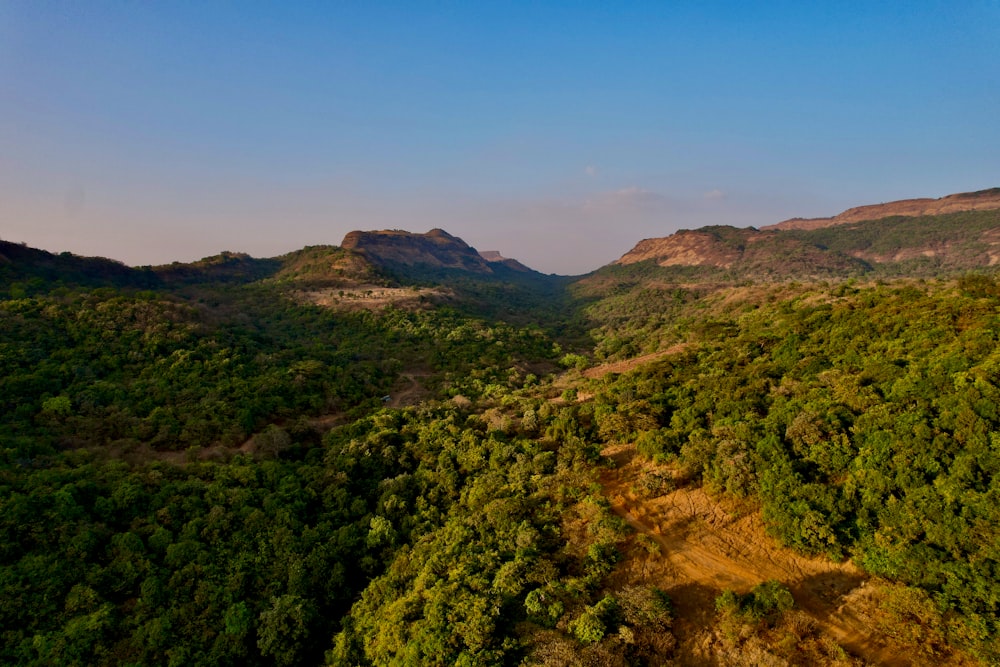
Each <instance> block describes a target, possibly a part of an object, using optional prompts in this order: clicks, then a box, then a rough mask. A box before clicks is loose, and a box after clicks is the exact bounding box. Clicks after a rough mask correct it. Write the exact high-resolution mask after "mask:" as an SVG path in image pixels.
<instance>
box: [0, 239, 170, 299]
mask: <svg viewBox="0 0 1000 667" xmlns="http://www.w3.org/2000/svg"><path fill="white" fill-rule="evenodd" d="M159 282H160V279H159V277H158V276H156V274H155V273H153V272H152V271H151V270H149V269H134V268H131V267H129V266H125V265H124V264H122V263H121V262H117V261H115V260H113V259H107V258H105V257H81V256H79V255H74V254H72V253H68V252H63V253H59V254H54V253H51V252H48V251H45V250H39V249H37V248H31V247H28V246H26V245H23V244H20V243H11V242H10V241H0V293H2V292H7V291H11V290H12V292H13V293H14V294H18V295H20V294H30V293H34V292H35V291H37V290H38V289H41V288H43V287H44V288H46V289H47V288H50V287H53V286H55V285H54V283H62V284H64V285H86V286H88V287H140V288H148V287H155V286H156V285H158V284H159Z"/></svg>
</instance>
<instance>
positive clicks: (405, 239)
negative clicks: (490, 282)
mask: <svg viewBox="0 0 1000 667" xmlns="http://www.w3.org/2000/svg"><path fill="white" fill-rule="evenodd" d="M340 246H341V247H342V248H344V249H345V250H353V251H355V252H357V253H359V254H361V255H363V256H364V257H365V258H367V259H368V260H369V261H370V262H372V263H374V264H377V265H379V266H382V267H398V266H404V267H413V266H416V267H425V268H434V269H458V270H461V271H467V272H470V273H480V274H491V273H493V269H492V268H491V267H490V263H489V262H487V261H486V260H485V259H483V257H482V256H481V255H480V254H479V253H478V252H476V250H475V248H472V247H471V246H469V245H468V244H466V243H465V241H463V240H462V239H460V238H458V237H456V236H452V235H451V234H449V233H448V232H446V231H444V230H441V229H432V230H431V231H429V232H427V233H426V234H413V233H411V232H405V231H402V230H385V231H377V232H361V231H355V232H350V233H349V234H347V236H345V237H344V240H343V241H342V242H341V244H340Z"/></svg>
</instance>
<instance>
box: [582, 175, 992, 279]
mask: <svg viewBox="0 0 1000 667" xmlns="http://www.w3.org/2000/svg"><path fill="white" fill-rule="evenodd" d="M989 192H992V191H989ZM955 197H959V196H958V195H955ZM946 199H948V198H946ZM970 201H971V202H973V203H979V204H982V205H983V206H984V207H985V206H986V204H985V203H984V202H987V201H990V202H991V201H993V199H991V198H987V199H985V200H984V199H982V198H972V199H971V200H970ZM953 206H956V204H954V203H953V202H952V203H949V204H948V206H942V207H939V208H948V207H953ZM858 210H866V211H868V213H866V215H867V214H875V213H880V212H884V211H886V210H892V207H889V208H885V209H881V208H878V207H862V208H861V209H852V211H858ZM998 262H1000V208H983V209H982V210H965V211H958V212H951V213H941V214H934V215H894V216H892V217H883V218H878V219H861V220H854V219H849V220H848V219H845V220H841V221H839V222H837V223H835V224H831V225H826V226H819V227H809V228H803V227H799V226H787V227H782V226H773V227H770V228H765V229H761V230H757V229H753V228H749V229H736V228H733V227H704V228H701V229H697V230H681V231H679V232H677V233H675V234H672V235H671V236H667V237H664V238H653V239H645V240H643V241H640V242H639V243H638V244H637V245H636V246H635V247H634V248H633V249H632V250H630V251H629V252H627V253H626V254H625V255H623V256H622V257H621V258H620V259H619V260H617V261H616V262H615V263H614V264H613V265H612V267H635V268H634V269H632V270H633V271H638V272H639V273H642V272H644V271H647V272H648V270H647V269H643V268H641V267H636V266H635V265H638V264H643V263H646V264H648V265H653V266H657V267H662V268H667V269H676V270H681V269H684V268H688V269H691V268H698V269H699V270H700V271H699V272H698V273H699V274H700V275H702V276H703V277H705V278H709V277H712V276H714V277H716V278H723V279H728V280H740V279H748V278H749V279H753V280H773V279H788V278H797V279H810V278H838V277H839V278H849V277H856V276H861V275H914V276H915V275H924V276H929V275H939V274H944V273H952V274H953V273H955V272H960V271H970V270H977V269H978V270H981V269H988V268H990V267H993V266H994V265H996V264H997V263H998ZM602 273H604V274H608V273H617V274H622V270H621V269H619V270H617V271H616V270H613V269H612V268H611V267H605V268H604V269H601V270H599V271H597V272H595V275H596V276H600V275H602ZM625 273H628V269H626V270H625ZM660 273H661V275H664V276H666V275H667V274H666V273H664V272H660ZM677 275H678V276H680V275H682V274H681V273H678V274H677ZM593 281H594V279H593V278H591V279H590V282H593Z"/></svg>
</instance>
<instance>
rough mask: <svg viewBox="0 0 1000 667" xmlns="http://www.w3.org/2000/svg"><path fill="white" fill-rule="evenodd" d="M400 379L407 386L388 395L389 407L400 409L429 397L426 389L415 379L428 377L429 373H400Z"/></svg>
mask: <svg viewBox="0 0 1000 667" xmlns="http://www.w3.org/2000/svg"><path fill="white" fill-rule="evenodd" d="M400 377H401V378H402V379H404V380H406V382H407V385H406V386H405V387H403V388H402V389H401V390H399V391H394V392H392V393H391V394H389V396H390V399H389V407H393V408H402V407H406V406H408V405H416V404H417V403H419V402H420V401H422V400H423V399H424V398H426V397H427V396H429V395H430V392H429V391H427V388H426V387H424V385H423V384H421V383H420V381H419V380H418V379H417V378H425V377H430V373H402V374H401V375H400Z"/></svg>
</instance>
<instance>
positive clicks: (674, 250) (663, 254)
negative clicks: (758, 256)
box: [615, 227, 755, 268]
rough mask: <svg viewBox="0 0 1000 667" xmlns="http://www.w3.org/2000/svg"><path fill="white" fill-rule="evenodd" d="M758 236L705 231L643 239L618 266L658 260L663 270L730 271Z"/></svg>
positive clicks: (729, 230) (733, 231)
mask: <svg viewBox="0 0 1000 667" xmlns="http://www.w3.org/2000/svg"><path fill="white" fill-rule="evenodd" d="M754 233H755V232H754V231H753V230H749V229H736V228H735V227H706V228H703V229H696V230H688V229H682V230H681V231H679V232H677V233H676V234H673V235H671V236H667V237H664V238H655V239H643V240H642V241H639V243H637V244H636V246H635V247H634V248H632V249H631V250H629V251H628V252H627V253H625V254H624V255H622V257H621V259H619V260H618V261H617V262H615V263H616V264H635V263H637V262H644V261H646V260H647V259H655V260H656V263H657V264H659V265H660V266H677V265H681V266H716V267H723V268H728V267H729V266H732V264H733V263H734V262H735V261H737V260H738V259H739V258H740V256H741V255H742V251H743V247H744V246H745V244H746V242H747V240H748V239H749V237H750V236H751V235H753V234H754Z"/></svg>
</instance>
